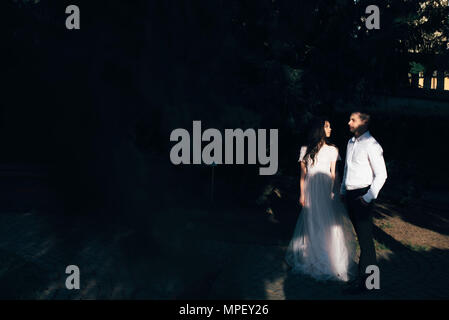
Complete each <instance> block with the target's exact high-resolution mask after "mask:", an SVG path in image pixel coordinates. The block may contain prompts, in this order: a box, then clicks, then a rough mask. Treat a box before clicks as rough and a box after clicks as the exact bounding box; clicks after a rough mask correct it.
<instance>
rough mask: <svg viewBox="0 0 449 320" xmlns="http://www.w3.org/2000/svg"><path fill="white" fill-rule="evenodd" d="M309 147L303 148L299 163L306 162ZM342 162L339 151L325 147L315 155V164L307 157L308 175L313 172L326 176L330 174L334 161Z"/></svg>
mask: <svg viewBox="0 0 449 320" xmlns="http://www.w3.org/2000/svg"><path fill="white" fill-rule="evenodd" d="M306 152H307V147H306V146H302V147H301V151H300V154H299V159H298V162H301V161H303V160H304V156H305V155H306ZM337 160H341V159H340V156H339V154H338V149H337V148H336V147H334V146H329V145H327V144H326V145H324V146H322V147H321V149H320V150H319V151H318V153H317V154H316V155H315V163H312V160H311V159H309V157H307V163H306V165H307V173H308V174H310V173H313V172H322V173H326V174H330V169H331V163H332V162H333V161H337Z"/></svg>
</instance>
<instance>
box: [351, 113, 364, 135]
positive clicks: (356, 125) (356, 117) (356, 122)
mask: <svg viewBox="0 0 449 320" xmlns="http://www.w3.org/2000/svg"><path fill="white" fill-rule="evenodd" d="M365 125H366V120H362V119H361V118H360V114H359V113H353V114H351V116H350V118H349V122H348V126H349V131H351V132H352V133H354V132H356V131H358V130H359V129H360V128H362V127H364V126H365Z"/></svg>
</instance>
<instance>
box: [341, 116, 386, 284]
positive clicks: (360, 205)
mask: <svg viewBox="0 0 449 320" xmlns="http://www.w3.org/2000/svg"><path fill="white" fill-rule="evenodd" d="M369 121H370V115H369V114H367V113H365V112H360V111H356V112H353V113H352V114H351V116H350V119H349V122H348V125H349V130H350V131H351V133H353V134H354V137H352V138H351V139H349V141H348V146H347V149H346V162H345V169H344V174H343V179H342V183H341V189H340V194H341V196H342V198H343V199H344V202H346V206H347V209H348V214H349V218H350V219H351V222H352V224H353V225H354V229H355V232H356V234H357V238H358V241H359V245H360V260H359V275H358V279H357V280H356V281H355V282H354V283H355V286H353V287H350V288H349V289H347V290H346V292H347V293H360V292H364V291H367V290H368V289H367V288H366V285H365V281H366V278H367V277H368V276H369V274H368V275H367V274H366V273H365V271H366V267H367V266H369V265H377V261H376V250H375V248H374V241H373V222H372V207H373V201H374V200H375V199H376V198H377V195H378V194H379V191H380V189H381V188H382V186H383V185H384V183H385V180H386V179H387V170H386V167H385V161H384V158H383V151H382V147H381V146H380V144H379V143H378V142H377V141H376V139H374V137H373V136H372V135H371V134H370V132H369V131H368V125H369Z"/></svg>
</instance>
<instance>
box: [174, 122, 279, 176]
mask: <svg viewBox="0 0 449 320" xmlns="http://www.w3.org/2000/svg"><path fill="white" fill-rule="evenodd" d="M269 133H270V137H269V146H267V129H258V130H257V134H256V130H255V129H246V130H245V131H243V130H242V129H225V136H224V164H234V142H235V147H236V154H235V156H236V162H235V163H236V164H244V163H245V138H246V142H247V143H246V146H247V160H248V162H247V164H257V162H258V163H259V164H261V165H268V167H261V168H259V174H260V175H273V174H276V172H277V170H278V130H277V129H270V132H269ZM170 141H177V142H178V143H176V144H175V145H174V146H173V147H172V149H171V151H170V161H171V163H173V164H174V165H179V164H192V163H193V164H201V163H204V164H209V165H210V164H214V163H215V164H223V136H222V134H221V132H220V131H219V130H218V129H214V128H209V129H206V130H205V131H204V132H202V131H201V121H193V133H192V137H191V136H190V133H189V132H188V131H187V130H186V129H183V128H178V129H175V130H173V131H172V132H171V134H170ZM203 141H206V142H209V143H208V144H207V145H206V146H205V147H204V148H202V142H203ZM191 145H192V152H191ZM191 153H192V156H193V159H192V160H193V161H191Z"/></svg>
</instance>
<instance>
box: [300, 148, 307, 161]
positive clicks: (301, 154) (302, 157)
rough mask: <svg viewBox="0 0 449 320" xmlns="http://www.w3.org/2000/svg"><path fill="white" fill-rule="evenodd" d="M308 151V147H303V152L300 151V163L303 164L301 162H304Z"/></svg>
mask: <svg viewBox="0 0 449 320" xmlns="http://www.w3.org/2000/svg"><path fill="white" fill-rule="evenodd" d="M306 150H307V147H306V146H302V147H301V151H299V159H298V162H301V161H303V160H304V156H305V155H306Z"/></svg>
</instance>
